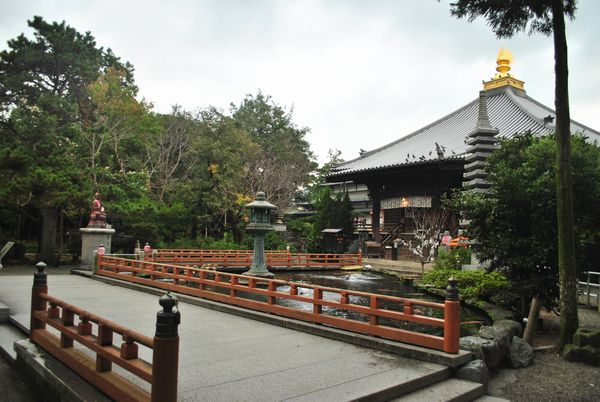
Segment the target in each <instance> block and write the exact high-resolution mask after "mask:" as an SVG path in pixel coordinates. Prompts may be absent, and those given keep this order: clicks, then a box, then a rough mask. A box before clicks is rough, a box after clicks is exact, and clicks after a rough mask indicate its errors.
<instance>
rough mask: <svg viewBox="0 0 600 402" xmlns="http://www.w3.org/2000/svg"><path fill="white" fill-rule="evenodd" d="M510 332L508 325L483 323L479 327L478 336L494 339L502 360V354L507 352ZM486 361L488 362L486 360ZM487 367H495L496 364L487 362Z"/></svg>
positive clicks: (504, 354)
mask: <svg viewBox="0 0 600 402" xmlns="http://www.w3.org/2000/svg"><path fill="white" fill-rule="evenodd" d="M510 334H511V330H510V328H508V327H503V326H496V325H493V326H491V327H490V326H486V325H484V326H482V327H481V328H480V329H479V333H478V336H479V337H481V338H483V339H489V340H492V341H494V342H495V343H496V344H497V348H498V349H499V353H500V360H502V359H503V358H504V356H506V355H507V354H508V347H509V346H510V340H511V337H510ZM486 363H488V361H487V360H486ZM488 367H489V368H492V367H496V365H490V364H489V363H488Z"/></svg>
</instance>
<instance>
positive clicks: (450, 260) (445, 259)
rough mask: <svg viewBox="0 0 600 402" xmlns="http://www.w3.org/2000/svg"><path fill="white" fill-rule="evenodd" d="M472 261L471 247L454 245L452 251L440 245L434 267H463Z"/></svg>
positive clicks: (457, 268) (458, 268)
mask: <svg viewBox="0 0 600 402" xmlns="http://www.w3.org/2000/svg"><path fill="white" fill-rule="evenodd" d="M470 261H471V249H470V248H465V247H452V248H450V251H446V249H445V248H443V247H440V248H439V250H438V256H437V258H436V259H435V261H434V263H433V269H455V270H460V269H462V265H463V264H468V263H469V262H470Z"/></svg>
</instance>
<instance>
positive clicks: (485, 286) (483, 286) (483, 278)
mask: <svg viewBox="0 0 600 402" xmlns="http://www.w3.org/2000/svg"><path fill="white" fill-rule="evenodd" d="M451 276H452V277H454V278H455V279H456V281H457V286H458V291H459V294H460V295H461V296H462V297H463V298H465V299H479V300H489V299H490V298H491V297H492V296H495V295H497V294H498V293H500V292H502V291H504V290H506V289H507V287H508V280H507V279H506V277H505V276H504V275H502V274H500V273H498V272H486V271H459V270H454V269H435V270H433V271H429V272H427V273H426V274H425V275H423V278H422V279H421V284H426V285H433V286H434V287H436V288H440V289H445V288H446V286H447V285H448V278H450V277H451Z"/></svg>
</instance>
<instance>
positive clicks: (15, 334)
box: [0, 323, 27, 364]
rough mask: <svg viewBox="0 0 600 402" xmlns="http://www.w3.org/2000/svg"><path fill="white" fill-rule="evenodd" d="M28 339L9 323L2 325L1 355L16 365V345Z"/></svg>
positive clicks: (0, 338)
mask: <svg viewBox="0 0 600 402" xmlns="http://www.w3.org/2000/svg"><path fill="white" fill-rule="evenodd" d="M26 338H27V335H25V334H24V333H23V332H21V331H19V330H18V329H17V328H16V327H15V326H14V325H12V324H9V323H2V324H0V354H2V357H4V358H5V359H6V360H7V361H8V362H10V363H11V364H14V363H15V361H16V359H17V352H15V349H14V343H15V341H20V340H22V339H26Z"/></svg>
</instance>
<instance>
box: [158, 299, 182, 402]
mask: <svg viewBox="0 0 600 402" xmlns="http://www.w3.org/2000/svg"><path fill="white" fill-rule="evenodd" d="M158 302H159V304H160V305H161V306H162V308H163V310H162V311H159V312H158V313H157V314H156V334H155V336H154V351H153V355H152V391H151V394H152V399H151V400H152V402H176V401H177V369H178V366H179V334H178V333H177V326H178V325H179V322H180V321H181V319H180V315H179V310H177V311H173V307H175V306H177V299H175V298H173V297H172V296H171V295H170V294H169V293H167V294H165V295H164V296H162V297H161V298H160V299H159V301H158Z"/></svg>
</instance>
